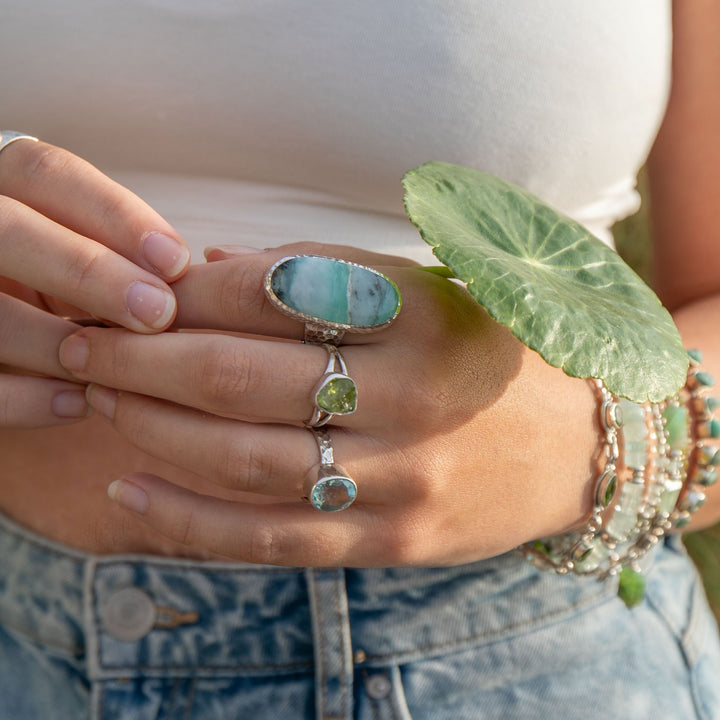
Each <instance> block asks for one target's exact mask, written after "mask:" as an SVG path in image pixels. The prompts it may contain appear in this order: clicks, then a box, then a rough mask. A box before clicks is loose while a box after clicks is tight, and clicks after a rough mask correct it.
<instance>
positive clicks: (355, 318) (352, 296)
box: [265, 255, 402, 345]
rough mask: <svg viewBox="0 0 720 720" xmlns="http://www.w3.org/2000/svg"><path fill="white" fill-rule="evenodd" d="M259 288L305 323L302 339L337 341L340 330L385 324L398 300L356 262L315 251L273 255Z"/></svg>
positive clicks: (384, 281)
mask: <svg viewBox="0 0 720 720" xmlns="http://www.w3.org/2000/svg"><path fill="white" fill-rule="evenodd" d="M265 293H266V294H267V296H268V298H269V300H270V302H271V303H272V304H273V305H274V306H275V307H276V308H277V309H278V310H280V312H282V313H285V315H288V316H290V317H291V318H294V319H295V320H301V321H303V322H304V323H305V342H309V343H332V344H333V345H338V344H339V343H340V341H341V340H342V336H343V335H344V334H345V332H359V333H363V332H373V331H374V330H380V329H381V328H384V327H387V326H388V325H389V324H390V323H391V322H392V321H393V320H394V319H395V318H396V317H397V314H398V313H399V312H400V306H401V304H402V301H401V298H400V291H399V290H398V288H397V285H395V283H394V282H393V281H392V280H391V279H390V278H389V277H386V276H385V275H383V274H382V273H380V272H378V271H377V270H373V269H372V268H369V267H366V266H365V265H358V264H357V263H353V262H349V261H347V260H338V259H336V258H329V257H322V256H320V255H293V256H291V257H286V258H283V259H282V260H278V262H276V263H275V264H274V265H273V266H272V267H271V268H270V270H268V272H267V274H266V276H265Z"/></svg>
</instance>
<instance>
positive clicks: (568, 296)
mask: <svg viewBox="0 0 720 720" xmlns="http://www.w3.org/2000/svg"><path fill="white" fill-rule="evenodd" d="M403 186H404V188H405V209H406V211H407V213H408V216H409V217H410V220H411V221H412V222H413V223H414V224H415V225H416V226H417V228H418V229H419V231H420V234H421V236H422V237H423V239H424V240H425V241H426V242H427V243H428V244H430V245H432V246H433V252H434V254H435V255H436V257H437V258H438V260H440V261H441V262H442V263H443V264H445V265H447V266H448V267H449V268H450V269H451V270H452V271H453V273H454V274H455V276H456V277H457V278H459V279H460V280H463V281H464V282H465V283H467V287H468V290H469V292H470V293H471V294H472V295H473V297H474V298H475V299H476V300H477V301H478V302H479V303H480V304H481V305H483V306H484V307H485V308H486V309H487V311H488V313H489V314H490V315H491V317H493V318H494V319H495V320H496V321H497V322H499V323H501V324H503V325H506V326H507V327H508V328H510V330H511V331H512V333H513V334H514V335H515V336H516V337H517V338H518V339H519V340H520V341H521V342H523V343H524V344H525V345H527V346H528V347H530V348H532V349H533V350H536V351H537V352H538V353H540V355H541V356H542V357H543V358H544V359H545V360H546V361H547V362H548V363H550V364H551V365H553V366H555V367H559V368H562V369H563V370H564V371H565V372H566V373H567V374H568V375H572V376H573V377H580V378H601V379H602V380H603V381H604V382H605V384H606V385H607V387H608V389H609V390H610V391H611V392H613V393H615V394H616V395H620V396H623V397H626V398H628V399H630V400H632V401H634V402H644V401H646V400H651V401H654V402H658V401H660V400H662V399H663V398H665V397H667V396H668V395H672V394H674V393H675V392H677V390H678V389H679V388H680V387H682V385H683V384H684V383H685V377H686V373H687V367H688V356H687V353H686V352H685V350H684V348H683V345H682V340H681V338H680V334H679V333H678V331H677V328H676V327H675V324H674V323H673V321H672V318H671V316H670V314H669V313H668V312H667V310H665V308H664V307H663V306H662V305H661V303H660V301H659V300H658V298H657V296H656V295H655V293H653V291H652V290H651V289H650V288H649V287H648V286H647V285H646V284H645V283H644V282H643V281H642V280H641V279H640V278H639V277H638V276H637V275H636V274H635V273H634V272H633V271H632V270H631V269H630V267H629V266H628V265H627V264H626V263H625V262H624V261H623V260H622V259H621V258H620V256H619V255H618V254H617V253H615V252H614V251H613V250H611V249H610V248H608V247H607V246H606V245H605V244H604V243H602V242H601V241H600V240H598V239H597V238H595V237H594V236H593V235H591V234H590V233H589V232H588V231H587V230H586V229H585V228H584V227H583V226H581V225H580V224H579V223H577V222H575V221H574V220H571V219H570V218H567V217H565V216H563V215H562V214H560V213H559V212H557V211H556V210H554V209H552V208H551V207H549V206H548V205H546V204H545V203H543V202H542V201H541V200H539V199H538V198H537V197H535V196H534V195H532V194H531V193H529V192H527V191H526V190H523V189H522V188H519V187H517V186H515V185H513V184H512V183H509V182H506V181H504V180H500V179H499V178H497V177H494V176H492V175H487V174H485V173H481V172H478V171H476V170H472V169H470V168H466V167H462V166H459V165H451V164H449V163H440V162H431V163H426V164H425V165H421V166H420V167H418V168H416V169H414V170H410V171H409V172H408V173H406V175H405V176H404V178H403Z"/></svg>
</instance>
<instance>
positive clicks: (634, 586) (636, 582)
mask: <svg viewBox="0 0 720 720" xmlns="http://www.w3.org/2000/svg"><path fill="white" fill-rule="evenodd" d="M644 596H645V576H644V575H643V574H642V573H639V572H636V571H635V570H631V569H630V568H629V567H624V568H623V569H622V570H621V571H620V582H619V584H618V597H619V598H620V599H621V600H622V601H623V602H624V603H625V605H626V607H628V608H633V607H635V606H636V605H639V604H640V603H641V602H642V599H643V597H644Z"/></svg>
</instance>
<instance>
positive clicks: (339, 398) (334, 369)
mask: <svg viewBox="0 0 720 720" xmlns="http://www.w3.org/2000/svg"><path fill="white" fill-rule="evenodd" d="M322 346H323V347H324V348H325V350H327V353H328V363H327V366H326V367H325V372H324V373H323V375H322V377H321V378H320V380H319V381H318V383H317V385H315V388H314V389H313V392H312V399H313V405H314V406H315V409H314V410H313V414H312V417H311V418H310V419H309V420H308V421H307V422H306V423H305V425H306V426H307V427H311V428H313V427H320V426H321V425H325V424H326V423H327V422H329V421H330V420H331V419H332V418H333V417H334V416H335V415H351V414H352V413H354V412H355V410H356V409H357V385H355V381H354V380H353V379H352V378H351V377H350V376H349V375H348V370H347V365H346V364H345V358H343V356H342V354H341V353H340V351H339V350H338V349H337V348H336V347H335V346H334V345H331V344H330V343H323V345H322Z"/></svg>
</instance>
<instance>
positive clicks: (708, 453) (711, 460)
mask: <svg viewBox="0 0 720 720" xmlns="http://www.w3.org/2000/svg"><path fill="white" fill-rule="evenodd" d="M698 462H699V463H700V464H701V465H720V448H717V447H715V446H713V445H703V446H702V447H701V448H700V454H699V456H698Z"/></svg>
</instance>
